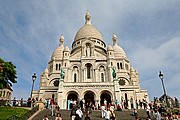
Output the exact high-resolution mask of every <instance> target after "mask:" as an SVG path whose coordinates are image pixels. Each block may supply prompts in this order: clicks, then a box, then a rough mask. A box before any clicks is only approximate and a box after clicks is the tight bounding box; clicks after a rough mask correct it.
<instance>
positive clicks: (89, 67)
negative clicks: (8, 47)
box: [87, 64, 91, 79]
mask: <svg viewBox="0 0 180 120" xmlns="http://www.w3.org/2000/svg"><path fill="white" fill-rule="evenodd" d="M90 78H91V66H90V64H87V79H90Z"/></svg>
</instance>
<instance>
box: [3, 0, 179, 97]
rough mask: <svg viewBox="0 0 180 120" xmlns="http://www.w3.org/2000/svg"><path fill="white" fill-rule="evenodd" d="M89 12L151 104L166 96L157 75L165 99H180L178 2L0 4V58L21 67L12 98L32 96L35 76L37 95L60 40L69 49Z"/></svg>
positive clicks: (24, 0) (40, 0) (7, 0)
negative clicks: (135, 74)
mask: <svg viewBox="0 0 180 120" xmlns="http://www.w3.org/2000/svg"><path fill="white" fill-rule="evenodd" d="M87 10H89V11H90V14H91V16H92V17H91V18H92V19H91V23H92V24H93V25H94V26H95V27H96V28H97V29H98V30H99V31H100V32H101V34H102V36H103V39H104V41H105V43H106V45H108V44H111V45H112V40H111V39H112V35H113V33H116V35H117V36H118V44H119V45H120V46H121V47H122V48H123V49H124V50H125V52H126V54H127V57H128V59H129V60H130V62H131V64H132V66H133V67H134V69H136V70H137V71H138V73H139V79H140V83H141V88H142V89H147V90H148V92H149V96H150V99H152V98H153V97H154V96H157V97H159V96H161V95H162V94H163V89H162V84H161V81H160V79H159V77H158V74H159V70H162V72H163V74H164V83H165V87H166V91H167V93H168V94H169V95H170V96H172V97H174V96H177V97H178V98H179V99H180V52H179V51H180V1H179V0H110V1H109V0H103V1H100V0H94V1H92V0H89V1H88V0H86V1H85V0H64V1H62V0H16V1H13V0H1V1H0V57H1V58H3V59H4V60H5V61H12V62H13V64H14V65H15V66H16V67H17V69H16V70H17V76H18V79H17V81H18V83H17V84H14V85H13V90H14V92H13V96H12V97H14V96H16V97H17V98H18V99H19V98H21V97H23V98H25V99H27V97H29V96H30V91H31V86H32V78H31V76H32V75H33V73H34V72H35V73H36V74H37V80H36V81H35V86H34V87H35V89H36V90H37V89H39V83H40V75H41V74H42V73H43V71H44V69H45V68H46V67H47V64H48V61H49V60H50V57H51V54H52V52H53V51H54V50H55V48H57V47H58V45H59V37H60V35H61V34H64V37H65V44H66V45H68V46H69V48H71V44H72V42H73V40H74V36H75V34H76V32H77V31H78V30H79V28H80V27H82V26H83V25H84V22H85V20H84V16H85V13H86V11H87Z"/></svg>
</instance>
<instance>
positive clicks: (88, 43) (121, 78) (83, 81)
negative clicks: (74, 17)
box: [32, 11, 149, 109]
mask: <svg viewBox="0 0 180 120" xmlns="http://www.w3.org/2000/svg"><path fill="white" fill-rule="evenodd" d="M65 42H66V40H65V38H64V36H63V35H61V36H60V39H59V46H58V47H57V48H56V49H55V50H54V52H53V53H52V55H51V59H50V60H49V62H48V65H47V68H46V69H45V70H44V72H43V74H42V75H41V77H40V88H39V90H34V91H33V93H32V96H33V97H34V98H35V97H37V98H39V99H40V98H43V99H49V98H54V99H56V100H57V102H58V105H59V106H60V107H61V108H62V109H67V101H68V100H70V99H72V100H81V99H84V100H85V102H93V104H95V105H98V104H99V105H101V104H102V103H103V100H104V99H106V100H107V102H108V103H114V102H115V101H116V100H117V101H123V100H124V101H125V102H126V104H127V106H130V100H131V102H132V101H133V102H134V103H135V101H136V100H142V99H146V100H147V101H149V96H148V92H147V90H142V89H141V88H140V81H139V78H138V72H137V71H136V70H135V69H134V68H133V67H132V66H131V63H130V61H129V60H128V58H127V56H126V53H125V51H124V50H123V48H122V47H121V46H119V44H118V38H117V36H116V35H115V34H113V35H112V46H111V45H108V46H107V45H106V43H105V42H104V41H103V37H102V34H101V33H100V31H99V30H98V29H97V28H95V27H94V26H93V25H92V24H91V15H90V13H89V11H87V13H86V15H85V25H84V26H82V27H81V28H80V29H79V30H78V32H77V33H76V35H75V38H74V41H73V43H72V48H71V50H70V49H69V47H68V46H64V43H65ZM113 70H115V73H116V75H115V76H114V75H113V74H112V73H113ZM61 71H64V77H63V78H62V77H60V74H61Z"/></svg>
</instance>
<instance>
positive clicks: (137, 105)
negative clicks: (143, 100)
mask: <svg viewBox="0 0 180 120" xmlns="http://www.w3.org/2000/svg"><path fill="white" fill-rule="evenodd" d="M138 105H139V104H138V101H137V100H136V109H138Z"/></svg>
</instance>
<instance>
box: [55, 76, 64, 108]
mask: <svg viewBox="0 0 180 120" xmlns="http://www.w3.org/2000/svg"><path fill="white" fill-rule="evenodd" d="M63 83H64V80H63V79H60V80H59V88H58V97H57V100H58V105H59V106H60V108H61V109H65V108H64V105H63V99H64V98H63V97H64V96H63V89H64V87H63Z"/></svg>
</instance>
